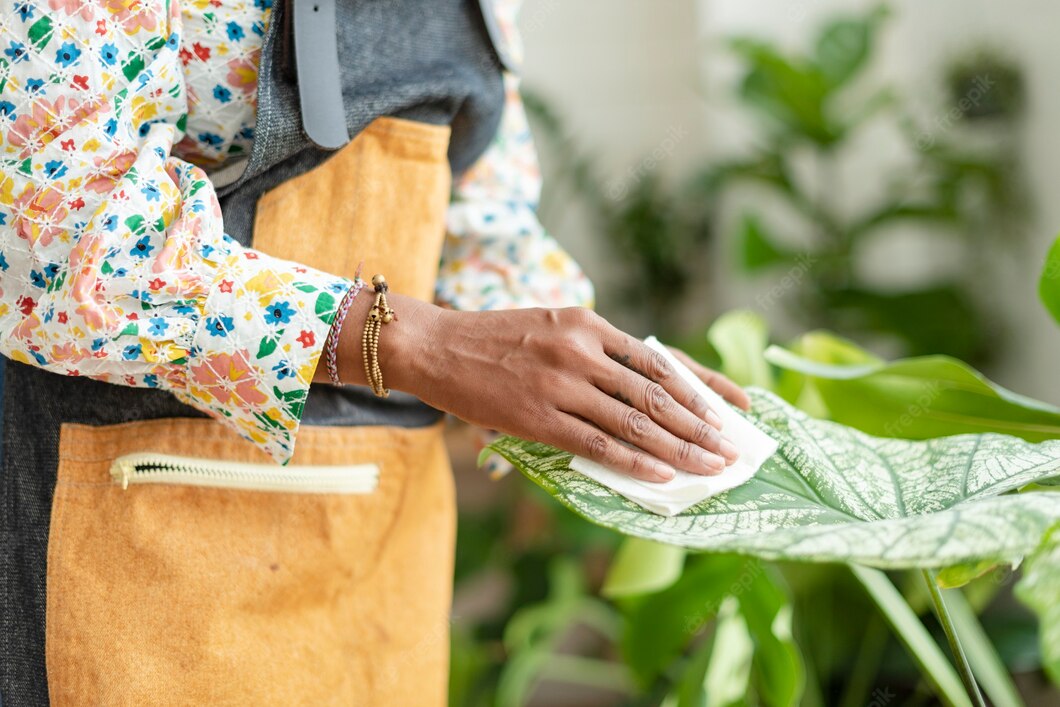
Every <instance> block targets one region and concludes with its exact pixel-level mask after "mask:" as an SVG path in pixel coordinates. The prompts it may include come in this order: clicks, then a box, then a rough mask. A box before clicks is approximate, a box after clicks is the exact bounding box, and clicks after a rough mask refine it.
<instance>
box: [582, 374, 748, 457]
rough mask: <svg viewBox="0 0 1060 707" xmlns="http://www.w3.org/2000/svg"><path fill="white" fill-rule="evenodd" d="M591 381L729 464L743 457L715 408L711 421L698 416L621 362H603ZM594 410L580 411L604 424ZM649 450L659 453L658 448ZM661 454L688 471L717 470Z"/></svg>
mask: <svg viewBox="0 0 1060 707" xmlns="http://www.w3.org/2000/svg"><path fill="white" fill-rule="evenodd" d="M591 382H592V383H593V384H594V385H596V387H597V388H599V389H600V390H601V391H602V392H603V393H605V394H606V395H607V396H611V398H613V399H614V400H615V401H621V402H622V403H623V404H624V406H625V408H626V410H628V411H632V412H637V411H639V412H641V413H643V414H644V415H646V416H647V418H649V420H650V421H652V422H654V423H655V425H656V426H657V427H661V428H662V429H664V430H666V431H668V432H669V433H670V434H671V436H673V437H676V438H677V439H678V440H681V441H684V442H689V443H691V444H692V445H695V446H697V447H700V448H701V449H702V450H704V451H706V452H710V453H711V455H712V456H714V457H721V458H723V459H724V461H725V462H726V463H728V464H731V463H733V462H734V461H736V459H737V458H738V457H739V452H738V451H737V449H736V445H734V444H733V443H732V442H731V441H730V440H728V439H727V438H726V437H725V436H724V434H722V433H721V432H719V430H720V428H721V420H720V418H718V416H717V415H716V414H715V413H714V412H713V411H708V413H707V415H706V416H705V417H706V420H707V421H704V420H703V419H700V418H699V417H696V415H694V414H692V412H691V411H690V410H689V409H688V408H686V407H684V406H683V405H680V404H678V402H677V400H676V399H674V397H673V396H672V395H671V394H670V393H668V392H667V391H666V389H665V388H663V386H662V385H661V384H659V383H654V382H652V381H650V380H648V379H647V378H645V377H644V376H642V375H638V374H637V373H634V372H633V371H631V370H629V369H628V368H625V367H624V366H621V365H618V364H612V365H610V366H602V367H600V368H599V369H596V370H594V371H593V374H592V376H591ZM620 412H622V413H623V414H624V413H625V411H620ZM591 413H592V411H591V410H590V411H588V412H582V411H580V414H582V416H583V417H586V418H589V419H591V420H592V421H593V422H594V423H597V424H601V423H602V420H599V419H597V418H596V417H593V415H592V414H591ZM601 426H603V425H602V424H601ZM605 429H609V430H611V429H612V428H606V427H605ZM613 434H616V435H617V436H619V437H620V438H622V439H624V440H626V441H628V442H632V443H633V444H636V445H637V446H640V442H639V441H638V440H637V439H632V438H631V437H628V436H626V434H623V433H622V432H621V431H619V432H614V431H613ZM649 451H652V452H653V453H656V452H655V450H649ZM659 456H660V457H661V458H663V459H665V460H666V461H668V462H670V463H678V468H681V469H685V470H686V471H702V472H703V473H714V472H713V470H712V471H708V470H707V469H706V468H703V469H701V470H697V469H695V468H686V467H683V466H681V465H680V463H679V461H685V462H687V461H688V459H685V458H682V459H681V460H674V459H673V458H671V457H669V456H663V455H659Z"/></svg>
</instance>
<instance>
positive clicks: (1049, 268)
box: [1038, 238, 1060, 322]
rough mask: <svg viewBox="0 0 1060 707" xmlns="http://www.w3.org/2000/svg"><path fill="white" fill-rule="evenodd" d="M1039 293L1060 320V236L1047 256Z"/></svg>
mask: <svg viewBox="0 0 1060 707" xmlns="http://www.w3.org/2000/svg"><path fill="white" fill-rule="evenodd" d="M1038 295H1039V296H1040V297H1041V298H1042V303H1043V304H1045V308H1046V309H1048V310H1049V314H1052V315H1053V319H1055V320H1056V321H1057V322H1060V238H1057V239H1056V241H1055V242H1054V243H1053V246H1052V247H1051V248H1050V249H1049V254H1048V255H1047V256H1045V267H1044V268H1043V269H1042V277H1041V279H1040V280H1039V281H1038Z"/></svg>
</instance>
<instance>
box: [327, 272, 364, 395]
mask: <svg viewBox="0 0 1060 707" xmlns="http://www.w3.org/2000/svg"><path fill="white" fill-rule="evenodd" d="M366 284H367V283H366V282H365V281H364V280H362V279H361V268H360V267H358V268H357V274H356V275H354V277H353V285H352V286H351V287H350V289H348V290H346V296H345V297H343V298H342V301H341V302H340V303H339V306H338V309H337V310H336V311H335V322H334V323H333V324H332V326H331V331H330V332H328V340H327V341H326V342H325V345H324V360H325V362H326V363H327V366H328V376H330V377H331V384H332V385H335V386H342V385H343V383H342V381H341V380H339V364H338V360H337V359H338V349H339V333H340V332H341V331H342V323H343V322H344V321H346V313H347V312H348V311H349V309H350V304H351V303H352V302H353V298H354V297H356V296H357V295H358V294H360V292H361V290H363V289H364V287H365V285H366Z"/></svg>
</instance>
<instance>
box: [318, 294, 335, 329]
mask: <svg viewBox="0 0 1060 707" xmlns="http://www.w3.org/2000/svg"><path fill="white" fill-rule="evenodd" d="M316 313H317V316H318V317H320V319H321V320H323V321H325V322H327V323H328V324H330V323H331V320H332V319H334V318H335V298H334V297H333V296H332V295H331V293H330V292H321V293H320V294H319V295H317V304H316Z"/></svg>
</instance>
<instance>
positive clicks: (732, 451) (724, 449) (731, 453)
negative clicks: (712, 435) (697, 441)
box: [718, 437, 740, 464]
mask: <svg viewBox="0 0 1060 707" xmlns="http://www.w3.org/2000/svg"><path fill="white" fill-rule="evenodd" d="M718 450H719V451H720V452H721V454H722V456H724V457H725V458H726V459H728V460H729V463H730V464H731V463H733V462H734V461H736V460H737V459H739V458H740V452H739V450H738V449H736V445H735V444H733V443H732V440H730V439H729V438H728V437H722V438H721V444H720V445H718Z"/></svg>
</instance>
